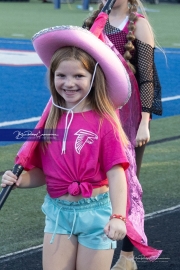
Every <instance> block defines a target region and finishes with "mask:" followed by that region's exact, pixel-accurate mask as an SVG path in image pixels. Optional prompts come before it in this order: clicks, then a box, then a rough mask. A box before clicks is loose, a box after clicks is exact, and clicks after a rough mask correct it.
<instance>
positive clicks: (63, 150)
mask: <svg viewBox="0 0 180 270" xmlns="http://www.w3.org/2000/svg"><path fill="white" fill-rule="evenodd" d="M97 65H98V63H96V65H95V67H94V72H93V75H92V80H91V84H90V87H89V91H88V93H87V94H86V95H85V96H84V97H83V98H82V99H81V100H80V101H79V102H78V103H77V104H76V105H75V106H74V107H72V108H71V109H67V108H64V107H61V106H59V105H57V104H55V103H54V100H53V97H52V104H53V105H54V106H55V107H57V108H60V109H63V110H66V111H68V112H67V115H66V122H65V131H64V137H63V142H62V151H61V154H65V152H66V141H67V136H68V130H69V127H70V125H71V123H72V120H73V117H74V112H73V109H74V108H75V107H77V106H78V105H79V104H80V103H81V102H82V101H83V100H84V99H85V98H86V97H87V96H88V95H89V92H90V91H91V88H92V85H93V81H94V77H95V74H96V69H97ZM70 113H71V118H70V121H69V123H68V116H69V114H70Z"/></svg>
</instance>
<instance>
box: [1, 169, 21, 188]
mask: <svg viewBox="0 0 180 270" xmlns="http://www.w3.org/2000/svg"><path fill="white" fill-rule="evenodd" d="M1 182H2V183H1V187H2V188H4V187H6V186H12V185H14V184H15V185H14V187H13V189H14V188H15V187H18V186H19V185H20V182H21V177H19V179H17V176H16V175H15V174H13V173H12V172H11V171H6V172H5V173H4V174H3V176H2V180H1Z"/></svg>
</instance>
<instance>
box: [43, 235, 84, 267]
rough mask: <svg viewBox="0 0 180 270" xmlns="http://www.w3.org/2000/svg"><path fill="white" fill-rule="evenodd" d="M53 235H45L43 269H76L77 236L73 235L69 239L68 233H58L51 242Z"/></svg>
mask: <svg viewBox="0 0 180 270" xmlns="http://www.w3.org/2000/svg"><path fill="white" fill-rule="evenodd" d="M51 237H52V234H48V233H45V235H44V244H43V270H76V256H77V247H78V242H77V238H76V237H75V236H74V235H72V236H71V238H70V239H68V235H60V234H56V236H55V238H54V242H53V243H52V244H50V241H51ZM84 269H86V268H84Z"/></svg>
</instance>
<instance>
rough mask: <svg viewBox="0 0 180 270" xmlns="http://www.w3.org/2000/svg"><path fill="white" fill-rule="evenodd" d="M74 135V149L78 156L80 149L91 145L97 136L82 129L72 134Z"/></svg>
mask: <svg viewBox="0 0 180 270" xmlns="http://www.w3.org/2000/svg"><path fill="white" fill-rule="evenodd" d="M74 135H76V136H77V138H76V142H75V149H76V152H77V153H78V154H80V152H81V149H82V148H83V146H84V145H85V144H86V143H88V144H92V143H93V142H94V140H97V139H98V136H97V135H96V134H95V133H93V132H90V131H88V130H84V129H80V130H78V131H77V132H76V133H74Z"/></svg>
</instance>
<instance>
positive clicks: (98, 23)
mask: <svg viewBox="0 0 180 270" xmlns="http://www.w3.org/2000/svg"><path fill="white" fill-rule="evenodd" d="M107 19H108V14H106V13H104V12H100V13H99V15H98V17H97V18H96V19H95V21H94V23H93V25H92V27H91V29H90V32H92V33H93V34H94V35H95V36H96V37H98V38H99V39H101V40H102V41H103V42H104V36H103V29H104V26H105V24H106V21H107Z"/></svg>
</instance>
